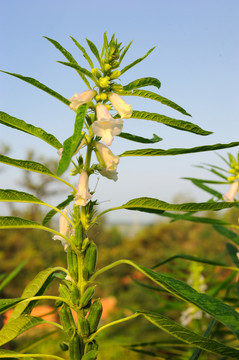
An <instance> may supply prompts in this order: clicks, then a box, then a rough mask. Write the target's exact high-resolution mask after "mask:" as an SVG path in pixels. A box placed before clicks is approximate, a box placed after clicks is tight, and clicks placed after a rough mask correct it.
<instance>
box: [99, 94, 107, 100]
mask: <svg viewBox="0 0 239 360" xmlns="http://www.w3.org/2000/svg"><path fill="white" fill-rule="evenodd" d="M100 99H101V100H102V101H104V100H107V99H108V96H107V94H106V93H101V94H100Z"/></svg>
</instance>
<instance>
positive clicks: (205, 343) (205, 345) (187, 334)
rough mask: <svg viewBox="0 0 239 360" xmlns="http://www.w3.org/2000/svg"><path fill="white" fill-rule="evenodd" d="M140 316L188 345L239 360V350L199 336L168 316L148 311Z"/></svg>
mask: <svg viewBox="0 0 239 360" xmlns="http://www.w3.org/2000/svg"><path fill="white" fill-rule="evenodd" d="M140 314H142V315H143V316H144V317H145V319H147V320H149V321H150V322H151V323H152V324H154V325H155V326H157V327H159V328H160V329H162V330H163V331H165V332H167V333H169V334H170V335H172V336H174V337H176V338H177V339H179V340H182V341H183V342H185V343H187V344H190V345H195V347H197V348H200V349H203V350H206V351H209V352H212V353H214V354H219V355H226V356H229V357H231V358H233V359H238V357H239V350H237V349H234V348H232V347H230V346H226V345H224V344H222V343H219V342H217V341H215V340H211V339H208V338H207V337H204V336H201V335H198V334H196V333H195V332H193V331H191V330H188V329H187V328H185V327H183V326H181V325H179V324H177V323H176V322H175V321H173V320H171V319H169V318H167V317H166V316H163V315H161V314H158V313H153V312H147V311H143V312H141V313H140Z"/></svg>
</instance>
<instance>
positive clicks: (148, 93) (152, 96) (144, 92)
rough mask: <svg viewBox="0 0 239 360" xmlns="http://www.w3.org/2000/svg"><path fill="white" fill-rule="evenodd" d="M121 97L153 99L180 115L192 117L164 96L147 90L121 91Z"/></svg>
mask: <svg viewBox="0 0 239 360" xmlns="http://www.w3.org/2000/svg"><path fill="white" fill-rule="evenodd" d="M120 94H121V95H123V96H140V97H143V98H147V99H151V100H155V101H158V102H160V103H161V104H164V105H167V106H169V107H171V108H172V109H174V110H177V111H179V112H180V113H182V114H183V115H188V116H191V115H190V114H189V113H187V111H186V110H184V109H183V108H182V107H181V106H179V105H177V104H176V103H174V102H173V101H171V100H169V99H166V98H165V97H163V96H160V95H158V94H156V93H154V92H152V91H147V90H132V91H130V90H129V91H125V90H123V91H121V92H120Z"/></svg>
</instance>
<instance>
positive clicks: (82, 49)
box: [70, 36, 94, 69]
mask: <svg viewBox="0 0 239 360" xmlns="http://www.w3.org/2000/svg"><path fill="white" fill-rule="evenodd" d="M70 38H71V39H72V40H73V41H74V43H75V45H76V46H77V47H78V49H80V51H81V52H82V53H83V56H84V58H85V59H86V60H87V61H88V63H89V65H90V67H91V69H93V67H94V65H93V62H92V60H91V58H90V57H89V55H88V54H87V52H86V50H85V49H84V47H83V46H82V45H81V44H79V42H78V41H77V40H76V39H74V38H73V36H70Z"/></svg>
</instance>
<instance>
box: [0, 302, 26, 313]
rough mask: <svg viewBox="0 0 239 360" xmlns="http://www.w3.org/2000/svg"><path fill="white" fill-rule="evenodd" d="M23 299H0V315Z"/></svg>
mask: <svg viewBox="0 0 239 360" xmlns="http://www.w3.org/2000/svg"><path fill="white" fill-rule="evenodd" d="M22 300H23V299H21V298H16V299H0V314H2V313H4V312H5V311H7V310H8V309H11V308H12V307H14V306H15V305H17V304H18V303H19V302H20V301H22Z"/></svg>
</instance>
